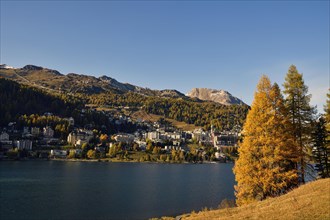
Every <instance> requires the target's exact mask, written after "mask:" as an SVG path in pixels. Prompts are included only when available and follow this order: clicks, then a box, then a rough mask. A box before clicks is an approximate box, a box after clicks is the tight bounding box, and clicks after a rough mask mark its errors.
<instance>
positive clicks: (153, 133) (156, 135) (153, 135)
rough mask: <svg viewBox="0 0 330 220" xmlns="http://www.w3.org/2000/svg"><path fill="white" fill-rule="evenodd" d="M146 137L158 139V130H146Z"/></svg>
mask: <svg viewBox="0 0 330 220" xmlns="http://www.w3.org/2000/svg"><path fill="white" fill-rule="evenodd" d="M147 138H148V139H149V140H152V141H153V140H158V139H159V132H158V131H152V132H148V134H147Z"/></svg>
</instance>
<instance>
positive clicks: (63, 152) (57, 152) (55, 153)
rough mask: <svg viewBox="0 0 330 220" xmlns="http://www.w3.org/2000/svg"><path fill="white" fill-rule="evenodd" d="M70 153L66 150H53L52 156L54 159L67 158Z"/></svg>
mask: <svg viewBox="0 0 330 220" xmlns="http://www.w3.org/2000/svg"><path fill="white" fill-rule="evenodd" d="M67 154H68V152H67V151H66V150H51V151H50V156H52V157H62V158H63V157H66V156H67Z"/></svg>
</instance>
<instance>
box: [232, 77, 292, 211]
mask: <svg viewBox="0 0 330 220" xmlns="http://www.w3.org/2000/svg"><path fill="white" fill-rule="evenodd" d="M288 124H289V119H288V117H287V112H286V108H285V106H284V100H283V97H282V95H281V92H280V89H279V87H278V85H277V84H275V85H273V86H272V85H271V82H270V80H269V79H268V77H266V76H262V78H261V79H260V81H259V84H258V86H257V92H256V93H255V95H254V101H253V103H252V106H251V110H250V111H249V113H248V115H247V120H246V122H245V124H244V127H243V135H244V140H243V142H242V144H241V146H240V147H239V150H238V151H239V158H238V160H237V161H236V163H235V167H234V173H235V178H236V181H237V185H236V186H235V190H236V198H237V200H236V202H237V204H238V205H243V204H248V203H250V202H253V201H257V200H263V199H265V198H267V197H269V196H275V195H278V194H281V193H284V192H286V191H287V190H288V189H290V188H291V187H292V186H295V185H296V184H297V177H298V175H297V170H296V167H295V163H296V162H297V158H298V155H297V154H296V152H297V149H296V145H295V144H294V138H293V136H292V135H291V134H290V132H288Z"/></svg>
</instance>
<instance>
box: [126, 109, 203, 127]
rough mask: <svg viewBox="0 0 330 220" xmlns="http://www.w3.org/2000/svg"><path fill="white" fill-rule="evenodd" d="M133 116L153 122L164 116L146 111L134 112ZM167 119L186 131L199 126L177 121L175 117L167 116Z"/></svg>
mask: <svg viewBox="0 0 330 220" xmlns="http://www.w3.org/2000/svg"><path fill="white" fill-rule="evenodd" d="M131 117H132V118H134V119H140V120H144V121H151V122H155V121H158V120H159V119H160V118H162V116H160V115H155V114H148V113H147V112H145V111H137V112H134V113H133V114H132V115H131ZM166 120H167V121H169V122H171V123H172V124H173V125H174V126H175V127H177V128H179V129H182V130H184V131H193V130H195V129H196V128H199V127H198V126H195V125H193V124H187V123H185V122H182V121H177V120H174V119H169V118H166Z"/></svg>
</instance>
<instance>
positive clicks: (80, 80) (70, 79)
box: [0, 64, 185, 98]
mask: <svg viewBox="0 0 330 220" xmlns="http://www.w3.org/2000/svg"><path fill="white" fill-rule="evenodd" d="M0 77H4V78H7V79H11V80H14V81H16V82H18V83H21V84H26V85H29V86H33V87H38V88H41V89H46V90H49V91H51V92H66V93H77V92H78V93H85V94H99V93H103V92H112V93H116V94H122V93H127V92H134V93H138V94H142V95H145V96H159V97H170V98H184V97H185V95H184V94H182V93H180V92H178V91H176V90H151V89H148V88H143V87H139V86H135V85H132V84H129V83H121V82H118V81H117V80H115V79H113V78H111V77H109V76H105V75H103V76H101V77H95V76H89V75H83V74H77V73H69V74H67V75H64V74H61V73H60V72H59V71H57V70H52V69H48V68H44V67H40V66H35V65H26V66H24V67H23V68H13V67H9V66H7V65H6V64H2V65H0Z"/></svg>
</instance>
